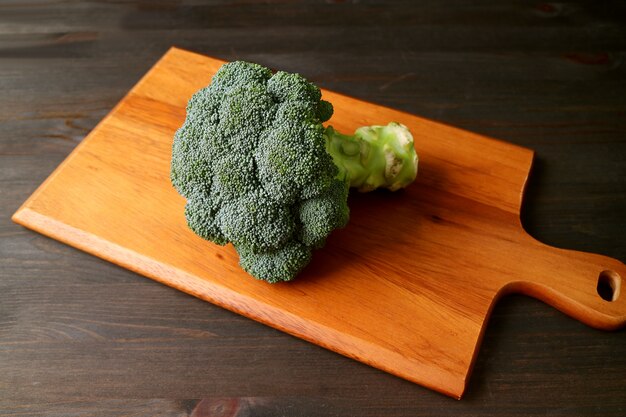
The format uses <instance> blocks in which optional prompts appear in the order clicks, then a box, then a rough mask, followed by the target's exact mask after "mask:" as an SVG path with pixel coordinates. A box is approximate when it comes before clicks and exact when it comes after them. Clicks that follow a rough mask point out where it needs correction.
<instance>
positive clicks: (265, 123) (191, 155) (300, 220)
mask: <svg viewBox="0 0 626 417" xmlns="http://www.w3.org/2000/svg"><path fill="white" fill-rule="evenodd" d="M331 115H332V106H331V105H330V103H328V102H325V101H323V100H321V93H320V90H319V88H317V87H316V86H314V85H313V84H311V83H309V82H307V81H306V80H305V79H304V78H302V77H301V76H299V75H298V74H288V73H285V72H277V73H276V74H272V72H271V71H270V70H268V69H267V68H264V67H262V66H260V65H257V64H252V63H247V62H232V63H229V64H225V65H224V66H222V67H221V68H220V70H219V71H218V72H217V73H216V74H215V76H214V77H213V81H212V82H211V84H210V85H209V86H208V87H206V88H204V89H202V90H200V91H198V92H197V93H196V94H195V95H194V96H193V97H192V98H191V100H190V101H189V104H188V105H187V118H186V120H185V123H184V124H183V126H182V127H181V128H180V129H179V130H178V131H177V132H176V135H175V138H174V146H173V155H172V165H171V180H172V183H173V185H174V187H176V189H177V190H178V192H179V193H180V194H181V195H183V196H184V197H185V198H186V199H187V205H186V207H185V215H186V218H187V223H188V225H189V227H190V228H191V229H192V230H193V231H194V232H195V233H196V234H198V235H199V236H201V237H203V238H205V239H208V240H211V241H213V242H215V243H217V244H220V245H224V244H226V243H228V242H231V243H232V244H233V245H234V246H235V248H236V250H237V252H238V253H239V256H240V264H241V266H242V267H243V268H244V269H245V270H246V271H248V272H249V273H250V274H251V275H253V276H255V277H257V278H260V279H263V280H266V281H269V282H277V281H282V280H285V281H286V280H290V279H292V278H293V277H294V276H295V275H296V274H297V273H298V272H299V271H300V270H301V269H302V268H303V267H304V266H305V265H306V264H307V263H308V262H309V260H310V258H311V250H312V249H314V248H319V247H321V246H323V245H324V242H325V240H326V237H327V236H328V234H329V233H330V232H331V231H333V230H334V229H336V228H338V227H343V226H344V225H345V224H346V223H347V221H348V206H347V195H348V185H347V183H346V181H345V180H342V179H337V178H336V177H337V175H338V173H339V170H338V168H337V166H336V165H335V164H334V162H333V159H332V157H331V155H330V154H329V153H328V152H326V142H325V137H324V127H323V126H322V122H324V121H326V120H328V119H329V118H330V116H331Z"/></svg>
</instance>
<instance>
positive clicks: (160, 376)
mask: <svg viewBox="0 0 626 417" xmlns="http://www.w3.org/2000/svg"><path fill="white" fill-rule="evenodd" d="M203 3H204V2H202V1H199V0H196V1H194V0H189V1H176V0H162V1H148V0H145V1H137V2H133V1H113V0H111V1H91V2H74V1H64V2H63V1H53V0H49V1H45V0H38V1H31V2H25V1H18V0H8V1H7V0H5V1H2V2H0V415H47V416H67V415H76V416H92V415H93V416H95V415H102V416H114V415H134V416H139V415H146V416H155V415H157V416H181V415H194V416H208V415H211V416H239V417H243V416H278V415H283V416H335V415H337V416H348V415H354V416H414V415H423V416H426V415H437V416H443V415H450V416H470V415H476V416H488V415H509V416H511V415H564V416H565V415H567V416H578V415H580V416H583V415H585V416H586V415H601V416H624V415H626V393H625V392H626V333H625V332H624V331H623V330H622V331H618V332H613V333H608V332H602V331H598V330H594V329H591V328H589V327H586V326H585V325H583V324H581V323H579V322H576V321H574V320H572V319H570V318H568V317H566V316H565V315H563V314H561V313H559V312H558V311H556V310H554V309H552V308H550V307H548V306H546V305H544V304H542V303H541V302H539V301H536V300H533V299H530V298H526V297H522V296H509V297H507V298H505V299H503V300H502V301H501V302H500V303H499V304H498V305H497V307H496V308H495V311H494V312H493V316H492V318H491V321H490V323H489V326H488V330H487V333H486V336H485V340H484V343H483V346H482V350H481V352H480V355H479V357H478V361H477V364H476V368H475V370H474V374H473V376H472V379H471V382H470V387H469V391H468V393H467V395H466V397H465V398H464V399H463V400H462V401H460V402H457V401H455V400H452V399H449V398H447V397H444V396H442V395H440V394H436V393H434V392H431V391H429V390H427V389H424V388H422V387H420V386H417V385H414V384H411V383H409V382H406V381H404V380H401V379H398V378H395V377H393V376H391V375H388V374H385V373H383V372H381V371H378V370H375V369H373V368H370V367H368V366H365V365H363V364H360V363H358V362H355V361H352V360H350V359H347V358H344V357H342V356H340V355H337V354H335V353H332V352H329V351H326V350H324V349H322V348H319V347H317V346H314V345H311V344H308V343H306V342H304V341H301V340H299V339H296V338H293V337H290V336H287V335H285V334H282V333H280V332H278V331H275V330H272V329H270V328H268V327H265V326H263V325H261V324H258V323H255V322H253V321H251V320H248V319H245V318H242V317H239V316H237V315H235V314H232V313H230V312H228V311H225V310H222V309H220V308H218V307H215V306H213V305H210V304H208V303H205V302H202V301H200V300H197V299H195V298H193V297H190V296H187V295H185V294H183V293H180V292H178V291H176V290H173V289H171V288H168V287H165V286H163V285H160V284H157V283H155V282H153V281H150V280H148V279H146V278H143V277H141V276H138V275H135V274H133V273H131V272H129V271H126V270H124V269H121V268H119V267H116V266H114V265H112V264H109V263H107V262H105V261H102V260H99V259H97V258H94V257H92V256H89V255H87V254H85V253H82V252H79V251H77V250H75V249H72V248H70V247H67V246H65V245H63V244H60V243H58V242H56V241H53V240H51V239H48V238H45V237H43V236H40V235H38V234H36V233H34V232H31V231H29V230H26V229H23V228H21V227H19V226H17V225H15V224H13V223H11V221H10V216H11V214H12V213H13V212H14V211H15V210H16V209H17V208H18V206H19V205H20V204H21V203H22V202H23V201H24V200H25V199H26V197H28V196H29V195H30V194H31V193H32V192H33V191H34V190H35V188H36V187H37V186H38V185H39V184H40V183H41V182H42V181H43V180H44V179H45V178H46V177H47V176H48V175H49V174H50V172H51V171H52V170H53V169H54V168H55V167H56V166H57V165H58V164H59V163H60V162H61V161H62V160H63V159H64V158H65V157H66V156H67V155H68V154H69V153H70V152H71V151H72V149H74V147H75V146H76V145H77V144H78V143H79V142H80V141H81V139H82V138H83V137H84V136H85V135H86V134H87V133H88V132H89V131H90V129H92V128H93V127H94V125H95V124H96V123H97V122H98V121H99V120H100V119H101V118H102V117H103V116H104V115H105V114H106V113H107V112H108V111H109V110H110V109H111V108H112V107H113V106H114V105H115V103H116V102H117V101H118V100H119V99H120V98H121V97H122V96H123V95H124V93H125V92H126V91H127V90H128V89H129V88H130V87H131V86H132V85H134V83H135V82H136V81H137V80H138V79H139V78H140V77H141V75H142V74H144V73H145V71H146V70H147V69H148V68H150V66H151V65H153V64H154V62H155V61H156V60H157V59H158V58H159V57H160V56H161V55H162V54H163V53H164V52H165V51H166V50H167V49H168V48H169V47H170V46H171V45H177V46H180V47H184V48H187V49H191V50H194V51H198V52H200V53H204V54H207V55H212V56H216V57H221V58H224V59H246V60H251V61H257V62H259V63H262V64H266V65H268V66H271V67H274V68H281V69H284V70H288V71H297V72H301V73H302V74H304V75H306V76H307V77H308V78H310V79H311V80H313V81H315V82H316V83H318V84H319V85H320V86H323V87H326V88H329V89H333V90H337V91H340V92H343V93H347V94H350V95H353V96H356V97H359V98H363V99H366V100H369V101H373V102H377V103H381V104H385V105H388V106H392V107H395V108H399V109H402V110H405V111H408V112H411V113H415V114H419V115H422V116H426V117H429V118H432V119H435V120H439V121H442V122H445V123H448V124H452V125H456V126H460V127H463V128H465V129H468V130H472V131H476V132H479V133H483V134H486V135H489V136H493V137H497V138H500V139H504V140H507V141H510V142H513V143H517V144H520V145H523V146H526V147H529V148H532V149H534V150H536V152H537V159H536V166H535V169H534V171H533V174H532V178H531V181H530V185H529V188H528V194H527V197H526V202H525V206H524V214H523V223H524V225H525V227H526V228H527V230H528V231H529V232H530V233H531V234H532V235H534V236H535V237H537V238H539V239H540V240H542V241H544V242H546V243H549V244H551V245H555V246H560V247H565V248H574V249H579V250H583V251H590V252H597V253H602V254H605V255H609V256H612V257H615V258H617V259H620V260H622V261H625V260H626V239H625V235H626V66H625V63H624V60H625V59H626V52H625V51H626V4H625V3H624V2H620V1H603V2H593V1H573V2H568V3H538V2H532V1H528V2H526V1H515V2H506V4H505V3H501V2H494V1H485V2H480V3H483V4H480V5H477V3H478V2H476V1H469V0H465V1H445V2H444V1H420V2H412V1H404V2H401V1H373V2H370V1H355V2H348V1H326V2H313V1H308V2H302V3H299V2H276V4H272V3H271V2H261V1H259V2H257V1H245V2H223V1H213V2H206V3H207V4H206V5H205V4H203ZM208 3H211V4H210V5H209V4H208ZM281 3H283V4H281ZM85 198H89V196H85ZM622 278H625V279H626V277H622ZM624 285H626V284H624ZM622 292H624V291H622ZM622 296H626V294H622ZM202 398H205V399H204V400H200V399H202Z"/></svg>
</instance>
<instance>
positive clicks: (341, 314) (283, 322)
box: [14, 48, 626, 398]
mask: <svg viewBox="0 0 626 417" xmlns="http://www.w3.org/2000/svg"><path fill="white" fill-rule="evenodd" d="M222 63H223V62H222V61H219V60H215V59H212V58H207V57H204V56H201V55H197V54H193V53H190V52H186V51H182V50H180V49H175V48H173V49H171V50H170V51H169V52H168V53H167V54H166V55H165V56H164V57H163V58H162V59H161V60H160V61H159V62H158V63H157V64H156V65H155V66H154V67H153V68H152V69H151V70H150V72H149V73H148V74H147V75H146V76H145V77H144V78H143V79H142V80H141V81H140V82H139V84H138V85H137V86H136V87H135V88H133V89H132V90H131V91H130V92H129V94H128V95H127V96H126V97H125V98H124V99H123V100H122V101H121V102H120V103H119V104H118V106H116V108H115V109H114V110H113V111H112V112H111V113H110V114H109V115H108V116H107V117H106V118H105V119H104V120H103V121H102V122H101V123H100V124H99V125H98V126H97V127H96V128H95V129H94V130H93V131H92V133H91V134H90V135H89V136H88V137H87V138H86V139H85V140H84V141H83V142H82V143H81V144H80V145H79V146H78V147H77V148H76V150H75V151H74V152H73V153H72V154H71V155H70V156H69V157H68V158H67V160H66V161H65V162H63V164H62V165H61V166H60V167H59V168H58V169H57V170H56V171H55V172H54V173H53V174H52V175H51V176H50V177H49V178H48V179H47V180H46V181H45V182H44V184H42V186H41V187H40V188H39V189H38V190H37V191H36V192H35V193H34V194H33V195H32V196H31V197H30V198H29V199H28V201H26V203H24V205H23V206H22V208H20V210H18V212H17V213H16V214H15V215H14V220H15V221H17V222H18V223H21V224H23V225H25V226H27V227H30V228H32V229H34V230H37V231H39V232H41V233H44V234H46V235H49V236H51V237H53V238H56V239H58V240H61V241H63V242H66V243H68V244H70V245H72V246H75V247H78V248H80V249H83V250H85V251H87V252H90V253H93V254H95V255H97V256H100V257H102V258H105V259H107V260H110V261H112V262H114V263H116V264H119V265H121V266H124V267H126V268H129V269H131V270H133V271H136V272H138V273H141V274H143V275H146V276H148V277H150V278H153V279H156V280H158V281H160V282H163V283H165V284H167V285H171V286H173V287H175V288H178V289H181V290H183V291H185V292H188V293H190V294H193V295H195V296H198V297H200V298H202V299H205V300H207V301H211V302H213V303H215V304H218V305H221V306H224V307H225V308H228V309H230V310H233V311H236V312H238V313H241V314H243V315H245V316H248V317H251V318H253V319H256V320H259V321H261V322H264V323H266V324H268V325H271V326H273V327H276V328H279V329H281V330H284V331H286V332H288V333H290V334H293V335H296V336H298V337H301V338H304V339H306V340H309V341H311V342H313V343H316V344H318V345H321V346H324V347H327V348H329V349H331V350H334V351H337V352H339V353H342V354H344V355H347V356H350V357H353V358H355V359H357V360H360V361H362V362H365V363H368V364H370V365H372V366H375V367H377V368H380V369H383V370H385V371H388V372H390V373H393V374H396V375H398V376H401V377H403V378H406V379H409V380H411V381H414V382H417V383H420V384H422V385H425V386H427V387H430V388H433V389H436V390H438V391H440V392H443V393H445V394H448V395H451V396H453V397H457V398H458V397H460V396H461V395H462V393H463V391H464V389H465V386H466V383H467V379H468V376H469V374H470V371H471V366H472V363H473V361H474V359H475V356H476V352H477V347H478V345H479V343H480V338H481V335H482V333H483V330H484V328H485V324H486V321H487V318H488V316H489V312H490V310H491V308H492V306H493V303H494V301H495V300H496V299H497V298H498V297H499V296H500V295H501V294H504V293H507V292H522V293H526V294H529V295H532V296H535V297H537V298H540V299H542V300H544V301H546V302H548V303H549V304H552V305H554V306H555V307H557V308H559V309H560V310H562V311H564V312H565V313H567V314H570V315H571V316H573V317H575V318H577V319H579V320H581V321H583V322H585V323H587V324H589V325H592V326H594V327H598V328H604V329H614V328H617V327H620V326H623V325H624V323H625V322H626V301H625V297H624V296H622V297H619V286H620V281H621V278H620V276H621V277H625V276H626V267H625V266H624V264H622V263H621V262H619V261H617V260H614V259H611V258H607V257H604V256H600V255H593V254H584V253H580V252H574V251H566V250H560V249H555V248H551V247H548V246H546V245H543V244H541V243H539V242H537V241H536V240H534V239H533V238H531V237H530V236H528V235H527V234H526V233H525V232H524V230H523V229H522V227H521V225H520V221H519V211H520V206H521V199H522V195H523V191H524V185H525V183H526V179H527V177H528V174H529V170H530V167H531V163H532V156H533V155H532V151H530V150H528V149H525V148H521V147H519V146H515V145H512V144H508V143H505V142H501V141H497V140H493V139H489V138H485V137H483V136H480V135H476V134H473V133H469V132H465V131H462V130H459V129H456V128H452V127H449V126H445V125H442V124H439V123H435V122H432V121H429V120H425V119H422V118H419V117H416V116H412V115H409V114H406V113H402V112H398V111H395V110H392V109H388V108H384V107H380V106H376V105H373V104H370V103H366V102H362V101H359V100H355V99H352V98H349V97H345V96H342V95H338V94H335V93H332V92H329V91H324V92H323V95H324V98H325V99H326V100H329V101H331V102H333V104H334V106H335V115H334V116H333V118H332V119H331V120H330V121H329V123H330V124H332V125H333V126H335V128H337V129H338V130H340V131H344V132H351V131H353V130H354V129H355V128H356V127H358V126H361V125H366V124H383V123H387V122H389V121H398V122H401V123H404V124H406V125H407V126H408V127H409V128H410V129H411V131H412V132H413V135H414V137H415V147H416V150H417V152H418V154H419V156H420V171H419V175H418V180H417V181H416V183H415V184H413V185H411V186H410V187H409V188H407V189H406V190H404V191H402V192H398V193H388V192H374V193H369V194H358V193H353V194H352V195H351V197H350V201H349V204H350V208H351V219H350V223H349V225H348V226H347V227H346V228H344V229H342V230H339V231H336V232H334V233H333V234H332V236H331V237H330V238H329V240H328V243H327V245H326V246H325V247H324V248H323V249H321V250H318V251H316V252H315V254H314V257H313V261H312V263H311V265H310V266H309V267H308V268H307V269H306V270H305V271H304V272H303V273H302V274H301V275H300V276H299V277H298V278H297V280H296V281H294V282H292V283H283V284H276V285H270V284H266V283H264V282H260V281H256V280H254V279H253V278H251V277H250V276H248V275H247V274H246V273H245V272H243V271H242V270H241V269H240V268H239V266H238V265H237V256H236V253H235V251H234V250H233V248H232V247H231V246H226V247H220V246H216V245H214V244H212V243H210V242H207V241H204V240H202V239H201V238H199V237H197V236H196V235H194V234H193V233H192V232H191V231H190V230H189V229H188V228H187V227H186V224H185V219H184V215H183V207H184V203H185V201H184V199H183V198H182V197H180V196H179V195H178V194H177V193H176V191H175V190H174V189H173V187H172V186H171V185H170V183H169V162H170V153H171V145H172V137H173V133H174V131H175V130H176V129H177V128H178V127H179V126H180V125H181V124H182V121H183V119H184V116H185V105H186V102H187V100H188V99H189V97H190V96H191V95H192V94H193V93H194V92H195V91H196V90H198V89H199V88H201V87H204V86H206V85H207V84H208V83H209V82H210V79H211V76H212V74H213V73H214V72H215V71H216V70H217V68H219V66H220V65H221V64H222ZM305 75H306V74H305ZM599 279H601V280H602V281H606V283H607V284H608V285H612V286H613V298H614V299H615V301H607V300H604V299H602V298H601V297H600V296H599V295H598V293H597V291H596V287H597V285H598V280H599Z"/></svg>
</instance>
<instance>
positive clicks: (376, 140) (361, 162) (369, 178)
mask: <svg viewBox="0 0 626 417" xmlns="http://www.w3.org/2000/svg"><path fill="white" fill-rule="evenodd" d="M324 137H325V139H326V150H327V151H328V153H329V154H330V155H331V156H332V157H333V161H334V162H335V165H337V167H338V168H339V175H338V177H339V178H341V179H345V180H346V181H348V182H349V183H350V187H354V188H356V189H358V190H359V191H361V192H367V191H372V190H375V189H377V188H387V189H389V190H391V191H396V190H399V189H400V188H404V187H406V186H407V185H409V184H410V183H411V182H413V180H414V179H415V177H416V175H417V154H416V153H415V148H414V147H413V136H412V135H411V132H410V131H409V129H407V127H406V126H404V125H403V124H400V123H395V122H392V123H389V124H388V125H387V126H364V127H360V128H358V129H357V130H356V131H355V132H354V135H344V134H341V133H339V132H337V131H336V130H335V129H333V128H332V126H329V127H327V128H326V130H325V132H324Z"/></svg>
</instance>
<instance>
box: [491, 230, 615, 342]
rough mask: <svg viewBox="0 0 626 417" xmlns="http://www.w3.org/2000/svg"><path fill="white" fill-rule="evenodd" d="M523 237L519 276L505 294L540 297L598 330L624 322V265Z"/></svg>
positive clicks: (517, 267)
mask: <svg viewBox="0 0 626 417" xmlns="http://www.w3.org/2000/svg"><path fill="white" fill-rule="evenodd" d="M523 240H525V242H524V244H522V245H520V251H519V252H518V253H517V254H515V255H514V256H513V258H514V259H516V262H515V263H516V264H517V265H516V269H517V271H516V273H515V274H514V275H515V279H513V280H511V281H510V282H509V283H508V284H506V285H505V287H504V288H503V293H522V294H526V295H529V296H532V297H535V298H538V299H540V300H542V301H544V302H546V303H547V304H550V305H552V306H554V307H555V308H557V309H559V310H561V311H562V312H564V313H565V314H568V315H570V316H572V317H574V318H575V319H577V320H580V321H582V322H583V323H586V324H588V325H589V326H592V327H595V328H598V329H604V330H615V329H618V328H621V327H624V326H625V325H626V288H625V287H626V265H624V264H623V263H622V262H620V261H618V260H616V259H613V258H609V257H607V256H602V255H596V254H591V253H584V252H578V251H573V250H566V249H558V248H555V247H552V246H548V245H545V244H543V243H541V242H539V241H537V240H535V239H534V238H532V237H530V236H529V235H526V238H525V239H523ZM529 241H530V242H529ZM518 278H519V279H518Z"/></svg>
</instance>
